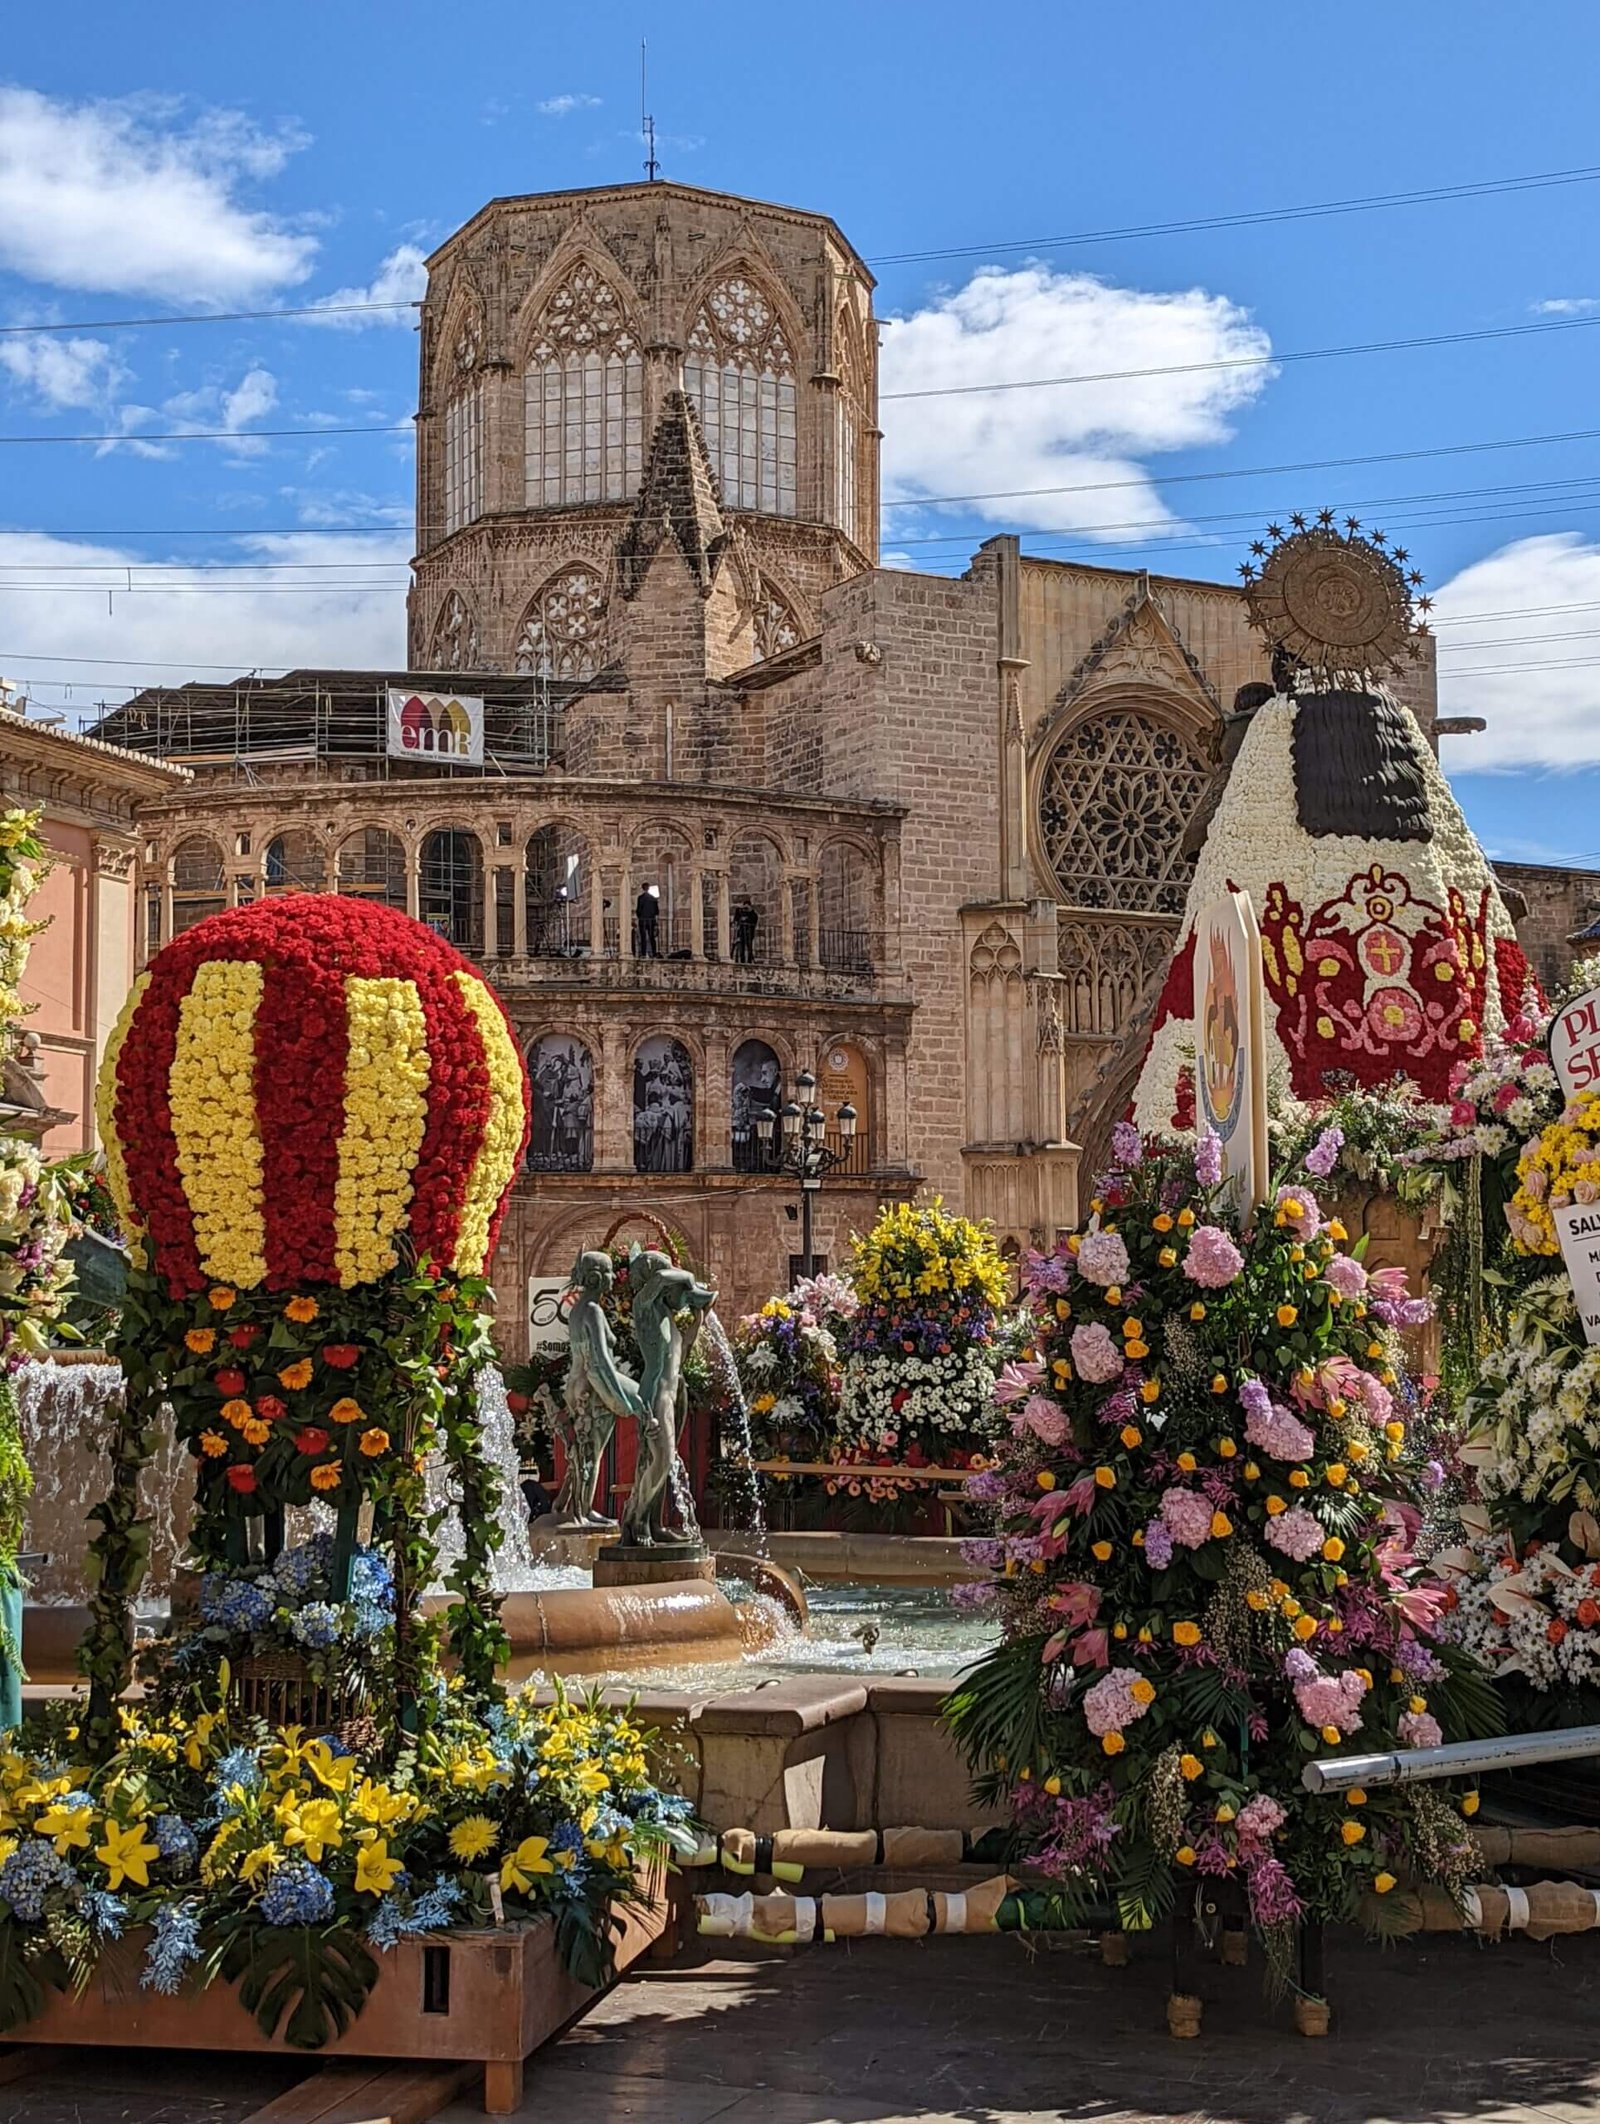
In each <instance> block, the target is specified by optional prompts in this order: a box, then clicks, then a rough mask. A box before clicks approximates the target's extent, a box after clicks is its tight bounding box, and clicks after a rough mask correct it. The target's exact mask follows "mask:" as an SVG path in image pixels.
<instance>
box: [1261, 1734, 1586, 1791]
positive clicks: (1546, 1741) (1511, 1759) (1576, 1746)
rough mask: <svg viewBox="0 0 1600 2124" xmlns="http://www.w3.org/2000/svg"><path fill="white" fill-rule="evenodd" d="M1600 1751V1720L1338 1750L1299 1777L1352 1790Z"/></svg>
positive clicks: (1316, 1786) (1311, 1785)
mask: <svg viewBox="0 0 1600 2124" xmlns="http://www.w3.org/2000/svg"><path fill="white" fill-rule="evenodd" d="M1596 1755H1600V1726H1570V1727H1568V1728H1567V1729H1566V1730H1565V1731H1563V1732H1557V1733H1508V1734H1505V1735H1503V1736H1502V1737H1501V1738H1500V1739H1498V1740H1482V1741H1452V1742H1450V1743H1448V1744H1447V1745H1446V1746H1445V1747H1442V1748H1399V1749H1395V1750H1393V1751H1392V1752H1390V1753H1387V1754H1383V1755H1335V1756H1330V1757H1328V1758H1327V1759H1326V1760H1324V1761H1322V1762H1311V1763H1307V1764H1306V1766H1305V1769H1304V1770H1303V1771H1302V1772H1301V1773H1300V1782H1301V1783H1302V1784H1303V1785H1304V1786H1305V1788H1306V1790H1307V1791H1308V1792H1348V1791H1349V1790H1350V1788H1351V1787H1352V1786H1353V1785H1362V1786H1368V1785H1416V1784H1424V1783H1427V1782H1429V1781H1430V1780H1432V1779H1434V1778H1440V1777H1461V1776H1464V1775H1465V1776H1473V1775H1477V1774H1478V1773H1480V1772H1482V1771H1485V1770H1516V1769H1523V1768H1525V1767H1526V1766H1527V1765H1529V1764H1531V1763H1559V1762H1570V1761H1572V1760H1574V1759H1576V1758H1582V1757H1584V1756H1596Z"/></svg>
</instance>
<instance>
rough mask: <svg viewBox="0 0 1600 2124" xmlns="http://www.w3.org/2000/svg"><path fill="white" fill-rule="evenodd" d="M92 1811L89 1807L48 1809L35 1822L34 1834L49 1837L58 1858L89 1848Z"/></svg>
mask: <svg viewBox="0 0 1600 2124" xmlns="http://www.w3.org/2000/svg"><path fill="white" fill-rule="evenodd" d="M89 1821H90V1810H89V1809H88V1808H87V1807H59V1806H58V1807H47V1808H46V1809H45V1811H44V1813H43V1814H41V1815H40V1816H39V1817H38V1819H37V1820H36V1821H35V1822H34V1825H33V1828H34V1834H35V1835H36V1836H47V1837H49V1839H50V1841H51V1842H52V1843H53V1844H54V1845H55V1847H56V1857H57V1858H65V1857H66V1855H67V1853H68V1852H69V1851H87V1850H88V1848H89Z"/></svg>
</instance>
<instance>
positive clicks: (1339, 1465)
mask: <svg viewBox="0 0 1600 2124" xmlns="http://www.w3.org/2000/svg"><path fill="white" fill-rule="evenodd" d="M1324 1472H1325V1473H1326V1475H1327V1478H1328V1480H1329V1482H1331V1483H1332V1485H1333V1487H1334V1488H1335V1489H1336V1490H1342V1489H1343V1488H1344V1486H1345V1484H1346V1482H1348V1480H1349V1479H1350V1470H1349V1469H1348V1468H1347V1467H1346V1466H1345V1464H1344V1462H1343V1461H1342V1460H1330V1461H1329V1462H1328V1465H1327V1468H1326V1470H1325V1471H1324Z"/></svg>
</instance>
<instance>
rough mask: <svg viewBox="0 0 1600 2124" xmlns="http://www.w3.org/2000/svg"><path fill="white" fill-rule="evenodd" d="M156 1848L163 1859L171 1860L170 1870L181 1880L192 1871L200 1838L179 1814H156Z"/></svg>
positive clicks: (197, 1854)
mask: <svg viewBox="0 0 1600 2124" xmlns="http://www.w3.org/2000/svg"><path fill="white" fill-rule="evenodd" d="M155 1839H156V1849H157V1850H158V1851H159V1852H160V1853H161V1856H162V1857H163V1858H164V1859H170V1860H171V1861H172V1870H173V1872H174V1874H176V1875H177V1877H178V1878H179V1879H180V1880H181V1879H182V1878H183V1876H184V1875H185V1874H187V1873H192V1872H193V1871H194V1863H195V1860H196V1859H197V1858H198V1857H199V1856H200V1839H199V1838H198V1837H197V1836H196V1835H195V1833H194V1831H193V1830H192V1829H191V1828H190V1827H189V1824H188V1823H187V1822H186V1821H185V1820H184V1819H183V1817H182V1815H179V1814H158V1815H157V1816H156V1821H155Z"/></svg>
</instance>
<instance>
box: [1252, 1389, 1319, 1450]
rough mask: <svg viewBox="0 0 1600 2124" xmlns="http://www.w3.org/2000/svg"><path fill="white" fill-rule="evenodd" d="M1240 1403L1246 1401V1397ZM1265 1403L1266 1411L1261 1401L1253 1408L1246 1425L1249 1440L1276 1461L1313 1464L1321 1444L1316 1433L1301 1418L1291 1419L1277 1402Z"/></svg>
mask: <svg viewBox="0 0 1600 2124" xmlns="http://www.w3.org/2000/svg"><path fill="white" fill-rule="evenodd" d="M1240 1399H1241V1400H1243V1399H1244V1397H1243V1395H1242V1394H1241V1396H1240ZM1262 1400H1265V1404H1266V1405H1265V1407H1263V1406H1262V1401H1260V1400H1258V1401H1254V1402H1253V1403H1252V1404H1251V1406H1250V1413H1249V1415H1248V1416H1247V1417H1246V1418H1245V1424H1244V1435H1245V1437H1246V1438H1248V1439H1249V1441H1250V1443H1251V1444H1252V1445H1253V1446H1259V1447H1260V1448H1261V1450H1262V1452H1263V1453H1270V1454H1271V1456H1272V1458H1273V1459H1274V1460H1309V1459H1310V1458H1311V1455H1312V1453H1313V1452H1314V1451H1315V1450H1316V1443H1317V1441H1316V1439H1315V1437H1314V1436H1313V1435H1312V1433H1311V1432H1310V1431H1309V1430H1308V1429H1307V1428H1306V1426H1305V1425H1304V1424H1303V1423H1302V1422H1301V1421H1300V1419H1299V1417H1298V1416H1291V1415H1290V1414H1289V1411H1288V1410H1287V1409H1285V1408H1282V1407H1280V1406H1279V1404H1278V1403H1277V1402H1275V1401H1272V1400H1270V1399H1268V1398H1267V1397H1265V1396H1263V1397H1262Z"/></svg>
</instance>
